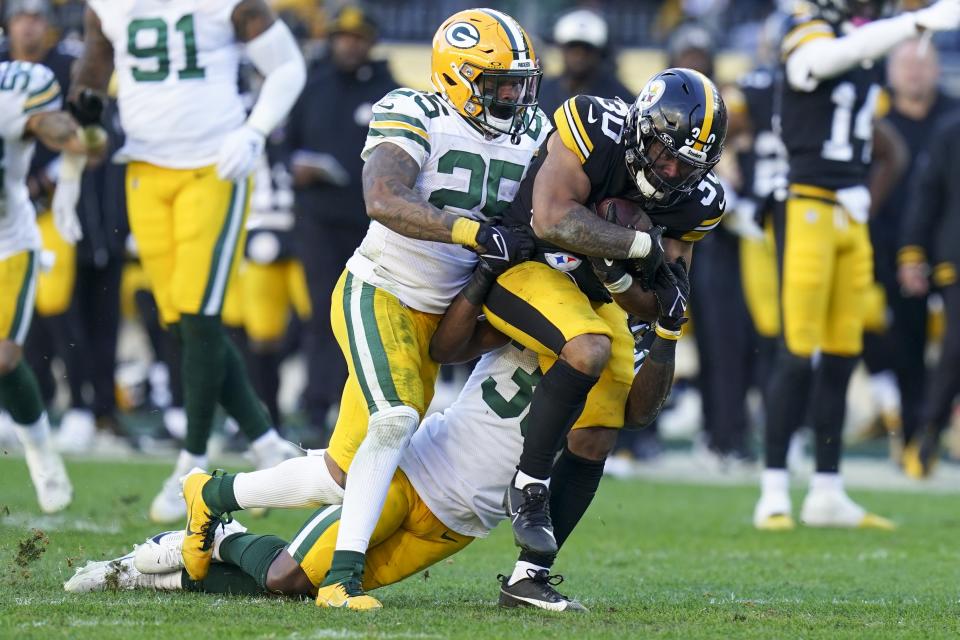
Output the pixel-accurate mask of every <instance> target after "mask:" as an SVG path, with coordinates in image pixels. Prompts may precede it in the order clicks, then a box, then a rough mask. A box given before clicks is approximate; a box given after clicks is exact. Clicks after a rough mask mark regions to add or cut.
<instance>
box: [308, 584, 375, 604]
mask: <svg viewBox="0 0 960 640" xmlns="http://www.w3.org/2000/svg"><path fill="white" fill-rule="evenodd" d="M347 582H348V581H346V580H345V581H341V582H335V583H333V584H328V585H327V586H325V587H320V588H319V589H318V590H317V606H318V607H331V608H334V609H355V610H357V611H372V610H373V609H382V608H383V605H382V604H380V601H379V600H377V599H376V598H374V597H373V596H368V595H367V594H365V593H364V592H363V590H362V589H360V588H359V587H357V586H353V585H348V584H346V583H347ZM349 582H352V581H349ZM348 587H350V588H349V590H348Z"/></svg>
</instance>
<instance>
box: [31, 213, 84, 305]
mask: <svg viewBox="0 0 960 640" xmlns="http://www.w3.org/2000/svg"><path fill="white" fill-rule="evenodd" d="M37 226H38V227H40V237H41V238H42V242H43V250H44V251H49V252H50V253H52V254H53V256H54V260H53V266H52V267H51V268H50V269H47V270H46V271H43V270H41V272H40V277H39V280H38V281H37V313H38V314H39V315H41V316H59V315H61V314H63V313H66V312H67V310H68V309H69V308H70V303H71V301H72V300H73V285H74V283H76V281H77V249H76V247H74V246H73V245H72V244H70V243H69V242H67V241H66V240H64V239H63V237H62V236H61V235H60V232H59V231H57V228H56V226H54V224H53V214H52V213H50V212H49V211H44V212H43V213H41V214H40V215H38V216H37Z"/></svg>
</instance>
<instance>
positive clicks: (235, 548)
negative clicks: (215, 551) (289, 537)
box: [211, 533, 287, 591]
mask: <svg viewBox="0 0 960 640" xmlns="http://www.w3.org/2000/svg"><path fill="white" fill-rule="evenodd" d="M286 546H287V542H286V541H285V540H283V539H282V538H278V537H277V536H271V535H257V534H255V533H235V534H233V535H230V536H227V537H226V538H224V539H223V541H222V542H221V543H220V557H221V558H223V561H224V562H227V563H230V564H232V565H236V566H238V567H240V568H241V569H243V571H244V572H245V573H246V574H247V575H249V576H250V577H252V578H253V579H254V581H255V582H256V583H257V585H258V586H259V587H260V589H261V590H263V591H266V590H267V572H268V571H269V570H270V565H271V564H273V561H274V559H275V558H276V557H277V554H278V553H280V552H281V551H283V549H284V547H286ZM212 566H214V565H211V567H212Z"/></svg>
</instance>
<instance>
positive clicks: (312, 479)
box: [203, 455, 343, 513]
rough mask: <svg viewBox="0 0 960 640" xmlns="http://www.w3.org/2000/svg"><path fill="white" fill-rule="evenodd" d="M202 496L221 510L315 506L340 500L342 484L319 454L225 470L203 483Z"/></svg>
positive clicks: (337, 502) (341, 497)
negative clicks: (266, 465)
mask: <svg viewBox="0 0 960 640" xmlns="http://www.w3.org/2000/svg"><path fill="white" fill-rule="evenodd" d="M203 500H204V502H206V503H207V505H208V506H209V507H210V508H211V509H215V510H218V511H221V512H224V513H225V512H229V511H239V510H241V509H257V508H276V509H299V508H311V507H312V508H316V507H319V506H322V505H326V504H341V503H342V502H343V488H342V487H340V485H338V484H337V482H336V480H334V479H333V476H331V475H330V471H329V469H327V465H326V462H325V461H324V458H323V456H322V455H321V456H316V455H311V456H302V457H299V458H290V459H289V460H284V461H283V462H281V463H280V464H278V465H277V466H275V467H271V468H269V469H263V470H261V471H252V472H250V473H236V474H232V473H228V474H225V475H223V476H219V477H215V478H211V479H210V480H208V481H207V483H206V484H205V485H203Z"/></svg>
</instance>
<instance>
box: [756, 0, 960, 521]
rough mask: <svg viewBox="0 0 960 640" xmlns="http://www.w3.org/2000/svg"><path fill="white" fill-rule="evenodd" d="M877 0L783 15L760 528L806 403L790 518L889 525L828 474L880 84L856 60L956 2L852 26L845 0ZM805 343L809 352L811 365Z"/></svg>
mask: <svg viewBox="0 0 960 640" xmlns="http://www.w3.org/2000/svg"><path fill="white" fill-rule="evenodd" d="M882 4H883V3H881V2H856V3H854V2H846V1H843V0H818V2H817V3H815V4H809V5H808V7H809V9H810V11H809V12H807V13H804V14H798V15H797V16H795V17H794V21H793V24H792V25H791V28H789V29H788V31H787V34H786V36H785V37H784V39H783V41H782V46H781V54H782V56H781V57H782V60H783V67H782V70H783V81H782V83H781V86H780V87H779V91H778V96H777V97H778V101H779V104H778V109H777V116H776V117H777V118H778V119H779V125H780V130H781V134H782V136H783V140H784V143H785V144H786V147H787V151H788V153H789V155H790V175H789V182H790V184H789V192H788V199H787V205H786V214H785V220H784V224H781V225H779V228H778V230H777V231H778V241H779V244H780V247H781V252H782V264H783V268H782V270H781V273H782V277H781V290H782V293H781V298H782V302H783V311H782V313H783V336H784V347H783V349H782V350H781V351H780V352H779V353H778V357H777V363H776V366H775V370H774V373H773V376H772V379H771V382H770V407H769V409H770V411H769V416H768V420H767V442H766V466H767V469H766V471H764V475H763V481H762V494H761V496H760V500H759V501H758V503H757V505H756V508H755V510H754V525H755V526H756V527H758V528H760V529H790V528H792V527H793V526H794V522H793V517H792V513H791V505H790V495H789V493H788V475H787V471H786V454H787V445H788V443H789V439H790V436H791V434H792V433H793V431H794V429H795V428H796V426H797V425H798V423H799V421H800V420H802V419H803V417H804V415H805V413H806V410H807V407H808V403H809V409H810V418H811V422H812V424H813V427H814V432H815V434H816V462H817V473H815V474H814V476H813V478H812V480H811V484H810V492H809V493H808V494H807V497H806V499H805V500H804V504H803V509H802V512H801V519H802V520H803V521H804V523H805V524H808V525H810V526H835V527H862V526H872V527H881V528H891V527H892V523H890V522H889V521H888V520H886V519H884V518H879V517H877V516H874V515H872V514H869V513H867V512H866V510H864V509H863V508H862V507H860V506H859V505H857V504H856V503H854V502H853V501H852V500H851V499H850V498H849V497H848V496H847V494H846V492H845V491H844V488H843V480H842V478H841V476H840V474H839V466H840V453H841V446H842V440H841V432H842V428H843V420H844V416H845V411H846V392H847V385H848V383H849V379H850V375H851V373H852V372H853V367H854V365H855V364H856V361H857V358H858V357H859V355H860V351H861V349H862V341H863V315H862V309H863V303H864V299H865V296H866V294H867V291H868V288H869V286H870V283H871V280H872V275H873V265H872V252H871V247H870V238H869V236H868V233H867V225H866V222H867V217H868V215H869V208H870V194H869V191H868V189H867V186H866V183H867V174H868V172H869V168H870V154H871V143H872V140H873V119H874V114H875V111H876V101H877V99H878V97H879V95H880V91H881V90H880V87H879V85H878V84H876V74H877V70H876V69H875V68H874V65H867V66H865V65H864V62H869V61H872V60H875V59H877V58H879V57H881V56H883V55H884V54H886V53H887V52H888V51H889V50H890V49H892V48H893V47H894V46H895V45H897V44H898V43H900V42H902V41H904V40H907V39H909V38H911V37H914V36H916V35H917V34H918V33H921V32H923V31H924V30H944V29H952V28H956V26H957V24H958V22H960V3H957V2H956V1H955V0H941V1H940V2H938V3H937V4H935V5H933V6H932V7H929V8H927V9H923V10H920V11H916V12H910V13H905V14H902V15H900V16H897V17H895V18H890V19H886V20H878V21H875V22H872V23H870V24H866V25H865V26H862V27H859V28H853V26H852V24H851V23H850V20H851V19H852V18H853V17H855V15H854V7H856V9H857V10H858V11H861V10H863V11H870V12H872V15H870V14H869V13H863V14H861V15H858V16H856V17H876V15H877V13H878V10H879V7H880V6H882ZM845 33H846V34H847V35H844V34H845ZM816 351H819V352H820V354H821V357H820V360H819V363H818V365H817V367H816V371H815V372H813V373H812V369H811V357H812V356H813V354H814V352H816ZM811 386H812V391H811Z"/></svg>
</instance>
